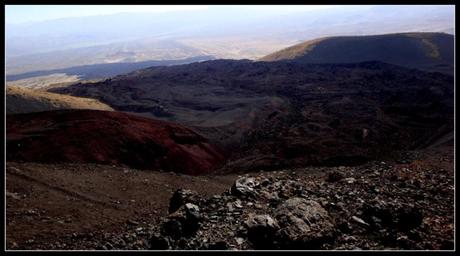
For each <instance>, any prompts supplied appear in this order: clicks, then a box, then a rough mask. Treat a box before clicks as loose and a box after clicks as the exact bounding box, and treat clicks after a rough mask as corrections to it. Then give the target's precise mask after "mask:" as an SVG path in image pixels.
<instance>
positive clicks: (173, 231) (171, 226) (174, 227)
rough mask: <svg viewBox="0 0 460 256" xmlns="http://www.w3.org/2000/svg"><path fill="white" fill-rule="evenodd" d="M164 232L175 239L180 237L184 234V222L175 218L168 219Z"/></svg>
mask: <svg viewBox="0 0 460 256" xmlns="http://www.w3.org/2000/svg"><path fill="white" fill-rule="evenodd" d="M163 233H164V234H165V235H168V236H171V237H172V238H173V239H178V238H180V237H181V236H182V223H181V222H180V221H178V220H175V219H172V220H168V221H166V222H165V223H164V224H163Z"/></svg>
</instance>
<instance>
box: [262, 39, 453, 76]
mask: <svg viewBox="0 0 460 256" xmlns="http://www.w3.org/2000/svg"><path fill="white" fill-rule="evenodd" d="M260 60H262V61H280V60H287V61H293V62H299V63H352V62H363V61H382V62H386V63H390V64H395V65H400V66H406V67H411V68H419V69H422V70H426V71H438V72H443V73H448V74H453V72H454V36H453V35H449V34H445V33H399V34H386V35H375V36H341V37H325V38H319V39H315V40H311V41H307V42H303V43H300V44H297V45H294V46H291V47H288V48H286V49H283V50H280V51H277V52H275V53H272V54H269V55H267V56H265V57H263V58H261V59H260Z"/></svg>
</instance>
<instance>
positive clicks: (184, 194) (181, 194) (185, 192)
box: [169, 189, 200, 213]
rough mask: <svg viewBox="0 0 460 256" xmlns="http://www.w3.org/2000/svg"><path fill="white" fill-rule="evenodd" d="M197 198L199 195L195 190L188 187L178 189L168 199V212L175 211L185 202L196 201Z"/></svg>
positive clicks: (198, 198)
mask: <svg viewBox="0 0 460 256" xmlns="http://www.w3.org/2000/svg"><path fill="white" fill-rule="evenodd" d="M199 200H200V197H199V196H198V194H196V193H195V192H193V191H191V190H189V189H178V190H176V192H174V194H173V196H172V197H171V199H170V200H169V213H173V212H175V211H177V210H178V209H179V208H180V207H181V206H182V205H184V204H186V203H196V202H198V201H199Z"/></svg>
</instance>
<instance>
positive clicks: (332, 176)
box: [326, 171, 344, 182]
mask: <svg viewBox="0 0 460 256" xmlns="http://www.w3.org/2000/svg"><path fill="white" fill-rule="evenodd" d="M343 178H344V176H343V174H342V173H340V172H337V171H334V172H331V173H329V174H328V175H327V179H326V181H328V182H337V181H340V180H341V179H343Z"/></svg>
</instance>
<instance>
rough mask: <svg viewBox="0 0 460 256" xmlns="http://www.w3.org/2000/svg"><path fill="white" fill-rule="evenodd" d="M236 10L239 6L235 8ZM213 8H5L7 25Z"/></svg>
mask: <svg viewBox="0 0 460 256" xmlns="http://www.w3.org/2000/svg"><path fill="white" fill-rule="evenodd" d="M232 7H236V6H232ZM238 7H239V8H246V9H250V10H254V11H262V10H265V11H277V12H280V13H283V12H284V13H289V12H297V11H305V10H318V9H327V8H334V7H336V6H333V5H300V6H299V5H264V6H260V5H259V6H254V5H244V6H238ZM209 8H212V6H209V5H6V7H5V20H6V23H7V24H20V23H28V22H38V21H45V20H53V19H60V18H69V17H82V16H95V15H109V14H116V13H126V12H128V13H136V12H138V13H161V12H163V13H164V12H171V11H197V10H206V9H209Z"/></svg>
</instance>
